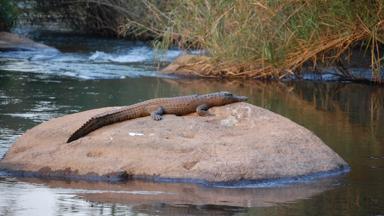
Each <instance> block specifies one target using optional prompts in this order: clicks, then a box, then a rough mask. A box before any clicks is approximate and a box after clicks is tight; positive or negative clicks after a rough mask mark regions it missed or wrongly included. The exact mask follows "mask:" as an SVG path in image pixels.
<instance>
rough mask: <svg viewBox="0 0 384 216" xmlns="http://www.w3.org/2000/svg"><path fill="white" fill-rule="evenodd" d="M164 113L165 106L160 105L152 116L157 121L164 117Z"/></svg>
mask: <svg viewBox="0 0 384 216" xmlns="http://www.w3.org/2000/svg"><path fill="white" fill-rule="evenodd" d="M163 114H164V108H163V107H162V106H160V107H159V108H157V109H156V110H155V111H153V112H151V117H152V119H153V120H155V121H160V120H161V119H162V118H163V117H162V115H163Z"/></svg>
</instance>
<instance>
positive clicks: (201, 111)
mask: <svg viewBox="0 0 384 216" xmlns="http://www.w3.org/2000/svg"><path fill="white" fill-rule="evenodd" d="M208 109H209V106H208V105H207V104H201V105H199V106H198V107H196V113H197V114H198V115H199V116H212V114H211V113H210V112H208Z"/></svg>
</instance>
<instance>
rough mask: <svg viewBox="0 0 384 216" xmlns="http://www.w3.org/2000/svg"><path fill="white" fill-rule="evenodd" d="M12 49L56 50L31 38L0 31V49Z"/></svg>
mask: <svg viewBox="0 0 384 216" xmlns="http://www.w3.org/2000/svg"><path fill="white" fill-rule="evenodd" d="M14 50H24V51H29V50H51V51H57V50H56V49H55V48H52V47H49V46H47V45H44V44H41V43H37V42H34V41H33V40H31V39H28V38H25V37H21V36H19V35H16V34H13V33H9V32H0V51H14Z"/></svg>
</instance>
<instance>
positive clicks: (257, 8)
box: [162, 0, 384, 80]
mask: <svg viewBox="0 0 384 216" xmlns="http://www.w3.org/2000/svg"><path fill="white" fill-rule="evenodd" d="M169 14H170V17H169V24H168V28H167V29H166V30H165V31H164V33H163V35H162V36H163V38H162V41H163V43H168V45H169V44H171V43H176V44H181V45H183V46H186V47H189V46H193V47H199V48H202V49H206V50H207V51H208V53H209V55H210V56H211V59H210V60H209V61H206V62H204V63H202V64H207V65H210V66H209V67H208V66H207V67H206V68H207V70H205V71H200V72H201V75H203V76H229V77H258V78H267V77H278V78H281V77H284V76H285V75H287V74H290V73H293V72H295V71H299V69H300V68H301V67H302V66H303V64H304V63H307V62H312V63H313V64H312V65H313V66H316V65H318V64H319V63H323V64H330V63H335V62H337V61H338V60H339V59H340V57H341V56H342V54H346V53H348V52H347V51H348V50H350V49H351V48H353V47H355V46H357V45H364V48H365V49H364V48H363V51H364V52H366V53H367V54H368V55H369V57H370V58H371V66H372V71H373V74H372V75H373V79H376V80H379V79H380V69H381V61H382V58H381V52H380V46H381V45H382V44H383V43H384V2H383V1H382V0H361V1H352V0H321V1H318V0H284V1H282V0H237V1H228V0H192V1H191V0H180V1H179V3H178V4H177V5H176V7H175V8H174V9H173V10H172V12H171V13H169Z"/></svg>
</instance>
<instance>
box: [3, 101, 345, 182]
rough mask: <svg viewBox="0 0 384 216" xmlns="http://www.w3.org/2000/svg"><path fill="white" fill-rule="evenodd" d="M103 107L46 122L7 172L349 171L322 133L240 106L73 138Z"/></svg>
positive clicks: (283, 174)
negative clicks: (209, 114)
mask: <svg viewBox="0 0 384 216" xmlns="http://www.w3.org/2000/svg"><path fill="white" fill-rule="evenodd" d="M112 109H115V108H113V107H110V108H102V109H95V110H89V111H85V112H81V113H76V114H71V115H66V116H63V117H60V118H56V119H52V120H50V121H47V122H44V123H42V124H40V125H38V126H36V127H34V128H32V129H30V130H28V131H27V132H26V133H25V134H24V135H23V136H21V137H20V138H19V139H18V140H17V141H16V143H15V144H14V145H13V146H12V147H11V149H10V150H9V152H8V153H7V154H6V156H5V157H4V159H3V160H2V161H0V168H3V169H7V170H11V171H19V173H34V174H35V175H48V176H55V177H79V176H80V177H87V176H88V177H106V176H107V177H109V176H115V175H121V176H125V177H132V178H150V179H155V180H156V179H157V180H162V179H163V180H170V179H171V180H180V181H200V182H201V181H206V182H236V181H239V180H265V179H280V178H291V177H298V176H306V175H312V174H318V173H327V172H334V171H343V170H347V169H348V165H347V163H346V162H345V161H344V160H343V159H342V158H340V157H339V156H338V155H337V154H336V153H335V152H333V151H332V150H331V149H330V148H329V147H328V146H327V145H325V144H324V143H323V142H322V141H321V140H320V139H319V138H318V137H317V136H315V135H314V134H313V133H312V132H310V131H309V130H307V129H305V128H304V127H302V126H300V125H297V124H296V123H294V122H292V121H290V120H289V119H287V118H285V117H282V116H280V115H278V114H275V113H273V112H270V111H268V110H266V109H263V108H260V107H257V106H254V105H251V104H248V103H235V104H230V105H226V106H221V107H214V108H211V109H210V112H211V113H212V114H214V115H213V116H208V117H200V116H197V115H196V114H191V115H188V116H174V115H165V116H164V119H163V120H161V121H153V120H152V119H151V118H150V117H144V118H138V119H133V120H129V121H124V122H121V123H116V124H112V125H109V126H105V127H103V128H100V129H98V130H96V131H94V132H92V133H90V134H89V135H87V136H85V137H83V138H81V139H78V140H76V141H74V142H71V143H66V140H67V139H68V137H69V136H70V135H71V133H73V132H74V131H75V130H76V129H77V128H79V127H80V126H81V125H82V124H84V123H85V122H86V121H87V120H88V119H89V118H90V117H92V116H94V115H96V114H99V113H101V112H105V111H108V110H112Z"/></svg>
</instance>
